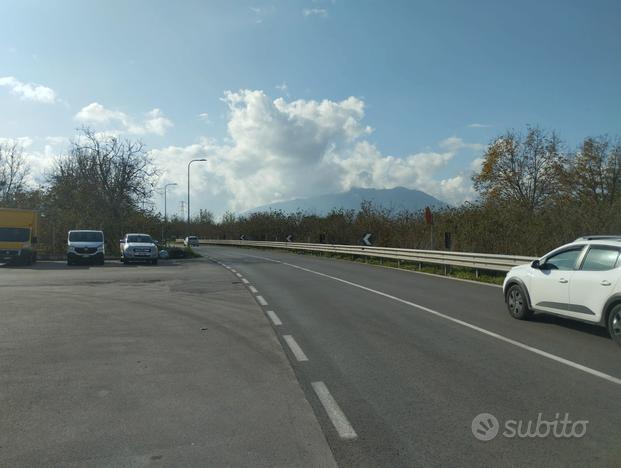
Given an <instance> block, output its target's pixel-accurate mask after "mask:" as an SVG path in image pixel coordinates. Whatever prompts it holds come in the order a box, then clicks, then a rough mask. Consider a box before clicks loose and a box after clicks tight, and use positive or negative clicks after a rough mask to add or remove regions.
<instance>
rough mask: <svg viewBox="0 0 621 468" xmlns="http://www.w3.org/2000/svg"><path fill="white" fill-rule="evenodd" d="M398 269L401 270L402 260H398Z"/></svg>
mask: <svg viewBox="0 0 621 468" xmlns="http://www.w3.org/2000/svg"><path fill="white" fill-rule="evenodd" d="M397 268H401V260H399V259H397Z"/></svg>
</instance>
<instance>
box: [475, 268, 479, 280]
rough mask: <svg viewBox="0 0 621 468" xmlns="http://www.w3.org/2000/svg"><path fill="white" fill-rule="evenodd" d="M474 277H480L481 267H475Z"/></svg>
mask: <svg viewBox="0 0 621 468" xmlns="http://www.w3.org/2000/svg"><path fill="white" fill-rule="evenodd" d="M474 277H475V278H478V277H479V269H478V268H475V269H474Z"/></svg>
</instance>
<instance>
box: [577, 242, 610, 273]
mask: <svg viewBox="0 0 621 468" xmlns="http://www.w3.org/2000/svg"><path fill="white" fill-rule="evenodd" d="M618 258H619V250H618V249H615V248H614V247H599V246H594V247H591V248H590V249H589V251H588V252H587V255H586V257H585V259H584V262H583V264H582V269H583V270H586V271H603V270H612V269H613V268H614V267H615V265H616V263H617V259H618Z"/></svg>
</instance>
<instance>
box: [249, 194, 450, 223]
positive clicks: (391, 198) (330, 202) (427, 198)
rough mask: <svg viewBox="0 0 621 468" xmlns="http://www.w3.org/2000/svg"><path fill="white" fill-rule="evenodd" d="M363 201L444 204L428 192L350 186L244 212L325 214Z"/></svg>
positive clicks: (395, 205)
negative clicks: (276, 211) (338, 191)
mask: <svg viewBox="0 0 621 468" xmlns="http://www.w3.org/2000/svg"><path fill="white" fill-rule="evenodd" d="M363 201H370V202H371V203H373V205H374V206H377V207H382V208H390V209H393V210H395V211H400V210H406V209H407V210H410V211H417V210H422V209H424V208H425V207H426V206H429V207H445V206H448V204H447V203H444V202H443V201H440V200H438V199H437V198H434V197H432V196H431V195H428V194H426V193H425V192H421V191H420V190H412V189H407V188H404V187H395V188H392V189H365V188H353V189H351V190H349V191H347V192H343V193H332V194H327V195H319V196H316V197H310V198H296V199H294V200H289V201H283V202H276V203H270V204H268V205H263V206H258V207H256V208H253V209H251V210H248V211H246V212H245V214H250V213H257V212H260V211H269V210H282V211H284V212H285V213H295V212H297V211H303V212H305V213H312V214H317V215H320V216H321V215H326V214H328V213H329V212H330V211H331V210H332V209H333V208H344V209H346V210H359V209H360V204H361V203H362V202H363Z"/></svg>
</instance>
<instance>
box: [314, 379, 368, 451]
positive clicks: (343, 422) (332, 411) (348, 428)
mask: <svg viewBox="0 0 621 468" xmlns="http://www.w3.org/2000/svg"><path fill="white" fill-rule="evenodd" d="M311 385H312V386H313V390H315V394H316V395H317V398H319V401H320V402H321V405H322V406H323V409H324V410H326V413H327V414H328V417H329V418H330V421H332V425H333V426H334V428H335V429H336V432H338V434H339V437H340V438H341V439H348V440H353V439H355V438H357V437H358V434H356V431H354V428H353V427H352V425H351V424H350V423H349V421H348V419H347V416H345V413H343V410H341V408H340V406H339V405H338V403H337V402H336V400H335V399H334V397H332V394H331V393H330V390H328V387H326V384H324V383H323V382H312V383H311Z"/></svg>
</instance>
